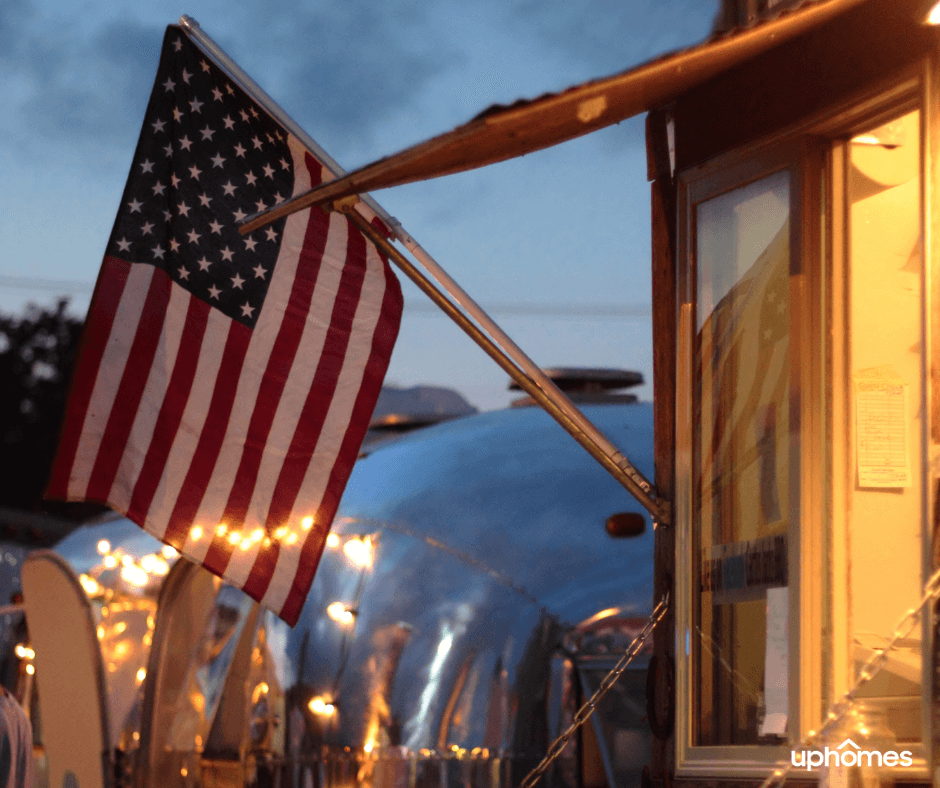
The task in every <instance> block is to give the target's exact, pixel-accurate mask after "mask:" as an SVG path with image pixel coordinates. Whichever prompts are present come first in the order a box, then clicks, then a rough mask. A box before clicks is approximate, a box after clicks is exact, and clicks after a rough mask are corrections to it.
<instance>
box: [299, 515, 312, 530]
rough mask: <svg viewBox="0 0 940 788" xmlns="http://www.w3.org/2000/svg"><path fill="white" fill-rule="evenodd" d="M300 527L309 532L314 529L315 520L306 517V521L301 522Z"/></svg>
mask: <svg viewBox="0 0 940 788" xmlns="http://www.w3.org/2000/svg"><path fill="white" fill-rule="evenodd" d="M300 527H301V528H303V529H304V530H305V531H309V530H310V529H311V528H313V518H312V517H304V519H303V520H301V521H300Z"/></svg>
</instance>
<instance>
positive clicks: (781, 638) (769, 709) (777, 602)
mask: <svg viewBox="0 0 940 788" xmlns="http://www.w3.org/2000/svg"><path fill="white" fill-rule="evenodd" d="M789 620H790V594H789V589H787V588H786V587H784V588H768V589H767V651H766V653H765V656H764V704H765V712H764V721H763V722H762V723H761V726H760V730H759V731H758V733H759V735H761V736H784V735H786V732H787V717H788V715H789V708H790V707H789V700H790V698H789V695H790V683H789V677H790V667H789V662H790V645H789V634H790V632H789Z"/></svg>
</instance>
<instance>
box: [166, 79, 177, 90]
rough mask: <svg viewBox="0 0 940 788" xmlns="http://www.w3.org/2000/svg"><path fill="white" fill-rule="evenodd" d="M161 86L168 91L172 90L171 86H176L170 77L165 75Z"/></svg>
mask: <svg viewBox="0 0 940 788" xmlns="http://www.w3.org/2000/svg"><path fill="white" fill-rule="evenodd" d="M163 87H165V88H166V92H167V93H169V92H170V91H171V90H173V88H175V87H176V83H175V82H174V81H173V80H172V79H170V78H169V77H167V78H166V82H164V83H163Z"/></svg>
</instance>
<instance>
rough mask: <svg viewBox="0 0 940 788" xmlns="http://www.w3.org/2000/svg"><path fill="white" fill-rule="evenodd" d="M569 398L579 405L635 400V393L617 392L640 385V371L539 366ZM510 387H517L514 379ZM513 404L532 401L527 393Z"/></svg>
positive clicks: (511, 403) (529, 403)
mask: <svg viewBox="0 0 940 788" xmlns="http://www.w3.org/2000/svg"><path fill="white" fill-rule="evenodd" d="M542 371H543V372H544V373H545V374H546V375H547V376H548V378H549V379H550V380H551V381H552V382H553V383H554V384H555V385H556V386H558V388H560V389H561V390H562V391H563V392H565V394H567V395H568V398H569V399H570V400H571V401H572V402H576V403H578V404H581V405H593V404H604V405H612V404H623V403H627V402H636V401H637V398H636V395H635V394H622V393H618V392H619V390H620V389H627V388H633V387H634V386H639V385H642V383H643V375H642V374H640V373H639V372H634V371H633V370H629V369H610V368H609V367H551V368H549V369H543V370H542ZM509 390H510V391H519V390H520V386H519V384H518V383H516V382H515V381H512V382H510V384H509ZM509 404H510V406H511V407H514V408H524V407H528V406H530V405H534V404H535V401H534V400H533V399H532V398H531V397H520V398H519V399H516V400H513V401H512V402H510V403H509Z"/></svg>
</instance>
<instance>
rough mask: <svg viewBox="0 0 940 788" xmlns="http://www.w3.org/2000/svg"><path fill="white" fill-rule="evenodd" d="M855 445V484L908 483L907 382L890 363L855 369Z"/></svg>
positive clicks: (884, 485) (853, 378)
mask: <svg viewBox="0 0 940 788" xmlns="http://www.w3.org/2000/svg"><path fill="white" fill-rule="evenodd" d="M852 380H853V382H854V383H855V445H856V456H857V458H858V486H859V487H910V486H911V469H910V463H909V461H908V450H907V386H906V385H905V383H904V381H903V380H902V379H901V377H900V376H899V375H898V374H897V373H896V372H895V371H894V368H893V367H892V366H891V365H890V364H886V365H885V366H882V367H872V368H870V369H863V370H859V371H858V372H856V373H855V374H854V375H853V376H852Z"/></svg>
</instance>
